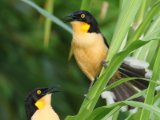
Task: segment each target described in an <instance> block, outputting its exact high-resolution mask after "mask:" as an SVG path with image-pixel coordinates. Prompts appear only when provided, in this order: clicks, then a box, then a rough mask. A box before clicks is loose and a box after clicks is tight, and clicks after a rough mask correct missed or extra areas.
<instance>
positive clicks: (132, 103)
mask: <svg viewBox="0 0 160 120" xmlns="http://www.w3.org/2000/svg"><path fill="white" fill-rule="evenodd" d="M123 103H125V104H127V105H130V106H133V107H139V108H143V109H146V110H148V111H150V112H153V113H154V114H155V115H157V116H158V117H160V109H159V108H158V107H155V106H152V105H148V104H145V103H142V102H136V101H123ZM145 115H146V116H147V114H145ZM137 119H138V118H137ZM141 120H142V119H141ZM143 120H149V119H148V118H147V117H144V118H143Z"/></svg>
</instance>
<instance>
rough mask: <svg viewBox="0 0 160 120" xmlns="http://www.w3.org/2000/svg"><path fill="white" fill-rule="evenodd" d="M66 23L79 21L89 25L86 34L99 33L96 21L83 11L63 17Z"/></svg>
mask: <svg viewBox="0 0 160 120" xmlns="http://www.w3.org/2000/svg"><path fill="white" fill-rule="evenodd" d="M65 21H66V22H73V21H80V22H84V23H87V24H89V25H90V27H89V30H88V31H87V32H90V33H91V32H96V33H100V30H99V27H98V24H97V21H96V19H95V18H94V17H93V16H92V14H91V13H89V12H88V11H85V10H78V11H75V12H73V13H71V14H68V15H66V16H65Z"/></svg>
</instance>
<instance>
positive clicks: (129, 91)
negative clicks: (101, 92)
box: [109, 58, 152, 101]
mask: <svg viewBox="0 0 160 120" xmlns="http://www.w3.org/2000/svg"><path fill="white" fill-rule="evenodd" d="M148 66H149V64H148V63H146V62H144V61H139V60H137V59H134V58H127V59H125V61H124V62H123V64H122V65H121V67H120V68H119V71H118V72H117V73H116V74H115V75H114V77H113V78H112V79H111V80H110V82H109V84H111V83H113V82H115V81H117V80H119V79H122V78H124V77H139V78H150V77H151V74H152V73H151V71H150V70H149V69H148ZM148 84H149V83H148V81H144V80H142V79H136V80H131V81H129V82H126V83H123V84H121V85H119V86H117V87H115V88H114V89H112V90H111V91H112V92H113V94H114V100H115V101H122V100H125V99H127V98H129V97H130V96H132V95H134V94H135V93H137V92H138V91H139V90H144V89H146V88H147V87H148ZM135 100H137V101H143V100H144V98H143V97H139V98H137V99H135Z"/></svg>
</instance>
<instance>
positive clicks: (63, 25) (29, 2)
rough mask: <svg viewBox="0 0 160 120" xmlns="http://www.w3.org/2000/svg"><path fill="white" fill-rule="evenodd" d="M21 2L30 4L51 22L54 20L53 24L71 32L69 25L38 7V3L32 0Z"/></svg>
mask: <svg viewBox="0 0 160 120" xmlns="http://www.w3.org/2000/svg"><path fill="white" fill-rule="evenodd" d="M22 1H23V2H25V3H27V4H28V5H30V6H31V7H33V8H34V9H36V10H37V11H38V12H39V13H41V14H42V15H43V16H45V17H47V18H48V19H50V20H51V21H52V22H54V23H55V24H57V25H59V26H60V27H62V28H63V29H65V30H66V31H68V32H69V33H72V30H71V28H70V27H69V26H67V25H66V24H65V23H64V22H62V21H61V20H60V19H58V18H57V17H56V16H54V15H51V14H50V13H48V12H47V11H45V10H44V9H42V8H40V7H39V6H38V5H36V4H35V3H34V2H32V1H31V0H22Z"/></svg>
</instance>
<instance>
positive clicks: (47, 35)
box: [44, 0, 54, 47]
mask: <svg viewBox="0 0 160 120" xmlns="http://www.w3.org/2000/svg"><path fill="white" fill-rule="evenodd" d="M53 5H54V0H48V1H47V8H46V10H47V11H48V12H49V13H50V14H52V12H53ZM51 25H52V23H51V21H50V19H48V18H46V20H45V28H44V46H45V47H48V44H49V39H50V33H51Z"/></svg>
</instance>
